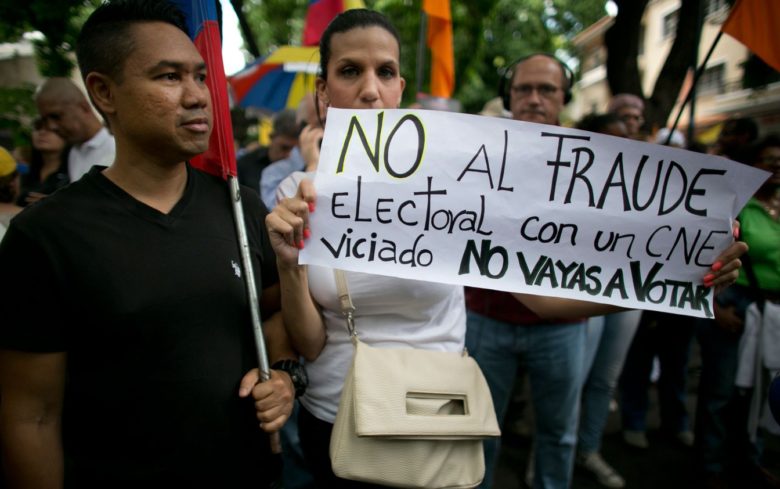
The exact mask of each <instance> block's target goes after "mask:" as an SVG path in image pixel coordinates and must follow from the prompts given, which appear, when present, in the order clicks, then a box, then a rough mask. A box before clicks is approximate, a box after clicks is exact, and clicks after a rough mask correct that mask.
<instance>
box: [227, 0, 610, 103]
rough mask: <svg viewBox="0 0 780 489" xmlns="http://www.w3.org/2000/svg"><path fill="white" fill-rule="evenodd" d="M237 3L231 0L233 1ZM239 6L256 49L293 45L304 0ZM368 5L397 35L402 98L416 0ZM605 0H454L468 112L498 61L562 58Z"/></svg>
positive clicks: (489, 87) (489, 89)
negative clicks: (542, 55)
mask: <svg viewBox="0 0 780 489" xmlns="http://www.w3.org/2000/svg"><path fill="white" fill-rule="evenodd" d="M234 3H235V2H234ZM242 3H243V13H244V15H245V16H246V18H247V19H248V21H249V22H248V23H249V25H250V26H251V28H252V30H253V31H254V32H255V33H256V34H255V35H256V36H257V38H258V39H257V40H258V45H259V46H260V49H261V52H263V53H266V52H268V51H270V49H271V48H272V47H274V46H277V45H282V44H299V43H300V38H301V31H302V29H303V19H304V17H305V14H306V6H307V5H308V2H307V1H306V0H244V1H243V2H242ZM365 3H366V6H367V7H369V8H372V9H375V10H378V11H380V12H382V13H384V14H385V15H387V16H388V17H390V19H392V21H393V23H394V24H395V25H396V27H397V28H398V30H399V34H400V36H401V53H402V57H401V72H402V73H403V74H404V77H405V78H406V81H407V89H406V94H405V97H404V101H405V102H406V103H409V102H412V101H414V98H415V95H416V93H415V92H416V86H417V80H416V78H417V69H416V68H417V61H418V55H417V51H418V41H419V39H420V20H421V18H422V16H421V9H422V0H365ZM605 4H606V0H523V1H518V0H469V1H468V2H461V1H452V2H451V5H452V17H453V31H454V32H453V34H454V43H455V70H456V73H455V79H456V93H455V97H456V98H458V99H459V100H460V101H461V103H462V104H463V106H464V109H465V110H467V111H470V112H475V111H478V110H479V109H480V108H481V107H482V104H484V103H485V102H486V101H487V100H489V99H491V98H493V97H495V95H496V87H497V86H498V79H499V73H500V68H501V67H503V66H504V65H506V64H507V63H509V62H511V61H512V60H514V59H515V58H517V57H520V56H524V55H527V54H530V53H532V52H536V51H545V52H552V53H558V54H562V55H564V57H565V54H566V52H567V51H568V48H569V46H570V44H569V43H570V41H571V39H572V37H573V36H574V35H575V34H577V33H578V32H579V31H580V30H582V29H583V28H584V27H586V26H588V25H590V24H592V23H593V22H595V21H596V20H598V19H599V18H601V17H602V16H604V15H605V13H606V12H605V7H604V6H605ZM424 57H425V60H424V62H425V65H424V69H423V71H422V73H423V79H424V82H423V83H422V85H421V86H422V91H423V92H425V91H427V89H428V78H429V76H430V75H429V73H430V68H429V66H430V53H428V51H427V50H425V55H424Z"/></svg>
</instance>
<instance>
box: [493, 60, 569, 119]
mask: <svg viewBox="0 0 780 489" xmlns="http://www.w3.org/2000/svg"><path fill="white" fill-rule="evenodd" d="M534 56H546V57H548V58H550V59H552V60H554V61H555V62H556V63H558V65H559V66H560V67H561V71H563V78H564V82H565V84H566V86H565V87H562V88H563V104H564V105H566V104H568V103H569V102H571V97H572V95H571V89H572V87H573V86H574V72H573V71H572V69H571V68H569V67H568V65H566V63H564V62H563V61H561V60H560V59H558V58H557V57H555V56H553V55H552V54H549V53H533V54H529V55H528V56H523V57H522V58H518V59H516V60H514V61H512V62H511V63H510V64H509V65H508V66H507V67H506V68H503V69H502V70H501V77H500V79H499V80H498V96H499V97H501V101H502V102H503V104H504V108H505V109H506V110H511V108H510V107H511V101H510V96H509V93H510V91H511V90H510V85H511V83H512V78H514V76H515V68H516V67H517V65H519V64H520V63H522V62H523V61H525V60H527V59H528V58H533V57H534Z"/></svg>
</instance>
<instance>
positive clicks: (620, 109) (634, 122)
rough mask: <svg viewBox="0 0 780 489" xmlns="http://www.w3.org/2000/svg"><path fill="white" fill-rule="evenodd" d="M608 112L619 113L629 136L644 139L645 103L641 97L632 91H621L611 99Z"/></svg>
mask: <svg viewBox="0 0 780 489" xmlns="http://www.w3.org/2000/svg"><path fill="white" fill-rule="evenodd" d="M607 112H610V113H612V114H615V115H617V116H618V118H619V119H620V120H621V121H623V123H624V124H625V125H626V131H628V137H629V138H631V139H642V134H641V131H642V126H643V125H644V124H645V116H644V113H645V103H644V102H643V101H642V99H641V98H639V97H637V96H636V95H633V94H630V93H619V94H617V95H615V96H613V97H612V98H611V99H610V101H609V105H608V106H607Z"/></svg>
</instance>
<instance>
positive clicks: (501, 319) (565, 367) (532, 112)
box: [466, 54, 585, 489]
mask: <svg viewBox="0 0 780 489" xmlns="http://www.w3.org/2000/svg"><path fill="white" fill-rule="evenodd" d="M513 68H514V69H513ZM501 81H502V84H501V86H500V87H499V95H500V96H501V97H502V100H503V102H504V107H505V108H506V109H507V110H509V111H511V112H512V118H513V119H515V120H519V121H526V122H538V123H543V124H555V125H557V124H558V122H559V121H558V115H559V114H560V112H561V110H562V109H563V107H564V105H565V104H566V103H567V102H568V101H569V100H570V98H571V95H570V89H571V84H572V81H573V77H572V72H571V70H569V68H568V67H566V65H564V64H563V63H562V62H561V61H560V60H558V59H557V58H555V57H553V56H551V55H548V54H534V55H531V56H528V57H525V58H521V59H520V60H518V61H516V62H514V63H513V64H512V65H510V66H509V68H508V69H507V76H505V77H503V78H502V80H501ZM507 84H508V86H507ZM518 301H520V302H518ZM540 302H542V301H541V300H540V298H539V297H538V296H526V295H520V294H510V293H508V292H501V291H494V290H485V289H474V288H467V289H466V304H467V306H468V309H469V313H468V327H467V333H466V346H467V348H468V350H469V353H470V354H471V355H472V356H473V357H474V358H475V359H476V361H477V363H479V365H480V367H481V368H482V371H483V372H484V374H485V377H486V379H487V381H488V384H489V386H490V391H491V393H492V395H493V404H494V405H495V408H496V414H497V416H498V420H499V423H502V422H503V419H504V416H505V415H506V411H507V406H508V404H509V400H510V397H511V394H512V387H513V386H514V384H515V378H516V374H517V366H518V364H519V362H520V359H521V357H522V359H523V365H524V367H525V368H526V369H527V371H528V374H529V377H530V381H531V397H532V402H533V407H534V415H535V426H534V428H535V436H534V447H533V453H534V461H533V462H532V465H531V466H529V471H528V473H527V475H526V482H527V483H529V484H532V485H533V487H534V488H560V489H566V488H568V487H569V486H570V483H571V477H572V471H573V466H574V450H575V446H576V442H577V420H578V417H579V400H580V392H581V389H582V378H581V374H580V372H581V370H582V367H583V362H584V358H583V356H584V350H585V327H584V322H583V321H582V320H581V319H565V318H563V317H561V314H567V315H568V316H569V317H571V314H572V312H573V311H575V310H576V309H577V308H576V307H572V308H560V307H558V308H553V310H552V311H551V310H550V309H551V308H549V307H540V305H539V303H540ZM574 313H575V314H576V312H574ZM583 315H585V314H583ZM499 446H500V440H499V439H496V438H491V439H488V440H486V441H485V465H486V473H485V479H484V481H483V483H482V485H481V487H484V488H489V487H491V484H492V482H493V470H494V469H495V466H496V460H497V459H498V448H499ZM531 479H532V480H533V482H532V483H531Z"/></svg>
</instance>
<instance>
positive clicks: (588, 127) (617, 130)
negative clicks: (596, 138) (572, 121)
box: [575, 112, 628, 138]
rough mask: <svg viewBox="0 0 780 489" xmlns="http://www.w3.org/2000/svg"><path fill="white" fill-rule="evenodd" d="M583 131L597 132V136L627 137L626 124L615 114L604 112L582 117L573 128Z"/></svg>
mask: <svg viewBox="0 0 780 489" xmlns="http://www.w3.org/2000/svg"><path fill="white" fill-rule="evenodd" d="M575 127H576V128H577V129H582V130H583V131H590V132H597V133H599V134H608V135H610V136H616V137H619V138H625V137H628V130H627V129H626V123H625V122H623V121H622V120H621V119H620V118H619V117H618V116H617V114H614V113H612V112H606V113H604V114H599V113H596V112H594V113H592V114H588V115H586V116H585V117H583V118H582V119H581V120H580V121H579V122H578V123H577V124H576V126H575Z"/></svg>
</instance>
